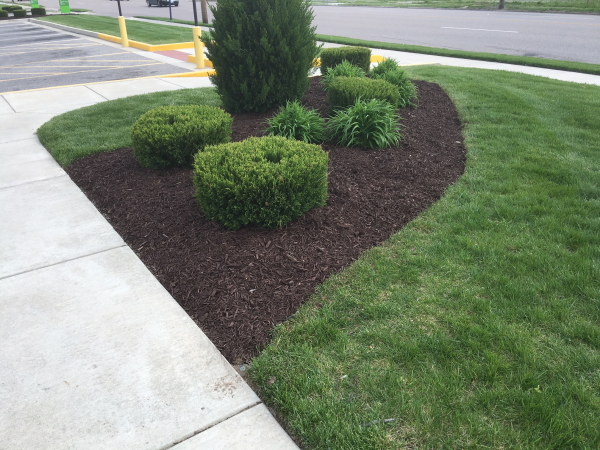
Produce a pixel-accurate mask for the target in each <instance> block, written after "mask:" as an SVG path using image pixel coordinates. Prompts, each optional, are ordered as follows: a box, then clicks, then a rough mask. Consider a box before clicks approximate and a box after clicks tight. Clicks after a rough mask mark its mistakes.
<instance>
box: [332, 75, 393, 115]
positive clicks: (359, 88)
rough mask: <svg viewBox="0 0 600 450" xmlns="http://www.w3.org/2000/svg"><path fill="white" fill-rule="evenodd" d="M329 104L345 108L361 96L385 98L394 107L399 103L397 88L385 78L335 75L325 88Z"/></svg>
mask: <svg viewBox="0 0 600 450" xmlns="http://www.w3.org/2000/svg"><path fill="white" fill-rule="evenodd" d="M327 97H328V100H329V105H330V106H331V108H332V109H334V110H335V109H340V108H347V107H349V106H351V105H354V104H355V103H356V100H357V99H359V98H362V99H363V100H366V101H369V100H371V99H378V100H385V101H386V102H388V103H389V104H390V105H392V106H393V107H394V108H396V107H398V105H399V104H400V94H399V92H398V88H397V87H396V86H394V85H393V84H391V83H388V82H387V81H385V80H373V79H371V78H349V77H336V78H334V79H333V80H331V82H330V83H329V88H328V89H327Z"/></svg>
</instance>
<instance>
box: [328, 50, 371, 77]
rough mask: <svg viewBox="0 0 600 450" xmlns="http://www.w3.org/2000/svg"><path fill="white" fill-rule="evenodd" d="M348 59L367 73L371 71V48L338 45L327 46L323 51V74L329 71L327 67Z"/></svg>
mask: <svg viewBox="0 0 600 450" xmlns="http://www.w3.org/2000/svg"><path fill="white" fill-rule="evenodd" d="M342 61H348V62H349V63H350V64H352V65H353V66H357V67H360V68H361V69H362V70H364V71H365V73H369V69H370V67H371V50H370V49H368V48H365V47H336V48H325V49H323V50H322V51H321V75H325V73H327V69H328V68H330V67H335V66H337V65H338V64H341V63H342Z"/></svg>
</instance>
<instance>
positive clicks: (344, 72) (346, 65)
mask: <svg viewBox="0 0 600 450" xmlns="http://www.w3.org/2000/svg"><path fill="white" fill-rule="evenodd" d="M366 76H367V74H366V73H365V71H364V70H362V69H361V68H360V67H358V66H353V65H352V64H351V63H350V62H348V61H346V60H344V61H342V62H341V63H340V64H338V65H337V66H335V67H328V68H327V71H326V72H325V75H323V78H322V80H321V82H322V83H323V85H324V88H323V89H325V90H327V87H328V86H329V83H331V80H333V79H334V78H336V77H350V78H353V77H354V78H364V77H366Z"/></svg>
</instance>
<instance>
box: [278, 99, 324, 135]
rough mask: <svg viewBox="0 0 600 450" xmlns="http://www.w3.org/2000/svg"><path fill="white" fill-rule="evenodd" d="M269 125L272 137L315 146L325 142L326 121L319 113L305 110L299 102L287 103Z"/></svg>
mask: <svg viewBox="0 0 600 450" xmlns="http://www.w3.org/2000/svg"><path fill="white" fill-rule="evenodd" d="M267 123H268V124H269V127H268V128H267V134H269V135H270V136H283V137H285V138H288V139H295V140H297V141H303V142H308V143H313V144H316V143H320V142H323V141H324V140H325V120H324V119H323V118H322V117H321V116H319V113H318V112H317V111H314V110H306V109H304V108H303V107H302V105H301V104H300V103H298V101H297V100H296V101H293V102H287V104H286V105H285V106H284V107H282V108H281V109H280V110H279V113H278V114H277V115H276V116H275V117H273V118H271V119H269V120H267Z"/></svg>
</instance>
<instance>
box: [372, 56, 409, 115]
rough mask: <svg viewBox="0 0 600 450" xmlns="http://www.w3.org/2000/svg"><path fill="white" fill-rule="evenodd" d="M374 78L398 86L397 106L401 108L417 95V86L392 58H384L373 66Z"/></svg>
mask: <svg viewBox="0 0 600 450" xmlns="http://www.w3.org/2000/svg"><path fill="white" fill-rule="evenodd" d="M372 77H373V78H374V79H380V80H385V81H387V82H388V83H391V84H393V85H394V86H396V87H397V88H398V94H399V96H400V97H399V98H400V102H399V106H401V107H402V108H405V107H407V106H408V105H413V104H414V103H413V102H412V99H415V98H416V97H417V88H416V87H415V85H414V84H412V82H411V81H410V80H409V79H408V76H407V75H406V72H404V70H402V69H401V68H400V67H399V66H398V63H397V62H396V61H395V60H394V59H386V60H384V61H382V62H381V63H379V64H378V65H377V66H375V67H374V68H373V71H372Z"/></svg>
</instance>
